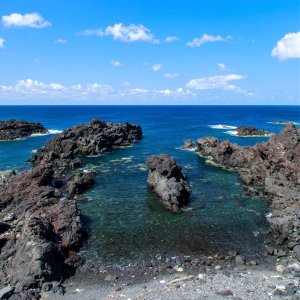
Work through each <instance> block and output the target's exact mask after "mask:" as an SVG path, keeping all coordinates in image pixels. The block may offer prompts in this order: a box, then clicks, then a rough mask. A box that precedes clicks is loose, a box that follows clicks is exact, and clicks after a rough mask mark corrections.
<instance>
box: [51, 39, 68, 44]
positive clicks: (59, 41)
mask: <svg viewBox="0 0 300 300" xmlns="http://www.w3.org/2000/svg"><path fill="white" fill-rule="evenodd" d="M54 43H55V44H67V43H68V41H67V40H66V39H57V40H55V41H54Z"/></svg>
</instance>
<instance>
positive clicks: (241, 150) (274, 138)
mask: <svg viewBox="0 0 300 300" xmlns="http://www.w3.org/2000/svg"><path fill="white" fill-rule="evenodd" d="M196 151H197V152H198V153H199V154H201V155H203V156H206V157H210V158H212V159H213V160H214V161H215V162H217V163H218V164H220V165H222V166H225V167H227V168H232V169H234V170H235V171H237V172H238V174H239V175H240V177H241V179H242V180H243V181H244V182H245V184H246V185H247V186H248V187H251V188H254V189H256V190H259V191H262V192H264V193H268V194H270V195H272V196H273V201H272V204H271V210H272V218H271V226H272V228H273V230H274V232H275V233H276V235H277V242H278V243H279V244H282V243H284V242H285V241H287V240H292V241H294V242H296V243H295V245H297V243H299V244H300V129H299V128H296V127H295V125H294V124H293V123H288V124H287V125H286V126H285V127H284V129H283V130H282V131H281V132H280V133H279V134H274V135H271V137H270V139H269V141H268V142H266V143H259V144H257V145H255V146H253V147H240V146H238V145H236V144H232V143H230V142H228V141H223V142H222V141H220V140H219V139H217V138H201V139H198V140H197V143H196Z"/></svg>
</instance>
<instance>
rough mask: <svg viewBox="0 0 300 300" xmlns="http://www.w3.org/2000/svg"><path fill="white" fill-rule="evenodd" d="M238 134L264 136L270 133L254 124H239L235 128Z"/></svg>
mask: <svg viewBox="0 0 300 300" xmlns="http://www.w3.org/2000/svg"><path fill="white" fill-rule="evenodd" d="M236 131H237V135H238V136H264V135H267V134H270V133H269V132H268V131H267V130H264V129H257V128H255V127H254V126H243V125H242V126H239V127H237V129H236Z"/></svg>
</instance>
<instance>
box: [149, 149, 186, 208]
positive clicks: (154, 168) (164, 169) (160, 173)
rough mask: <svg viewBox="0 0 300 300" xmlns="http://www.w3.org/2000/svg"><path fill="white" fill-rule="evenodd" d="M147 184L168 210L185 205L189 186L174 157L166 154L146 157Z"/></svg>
mask: <svg viewBox="0 0 300 300" xmlns="http://www.w3.org/2000/svg"><path fill="white" fill-rule="evenodd" d="M146 164H147V167H148V169H149V175H148V184H149V186H150V187H152V188H153V189H154V191H155V193H156V194H157V195H158V196H159V197H160V199H161V202H162V204H163V205H164V206H165V207H166V208H167V209H168V210H170V211H173V212H178V211H179V209H180V207H181V206H183V205H186V204H187V203H188V200H189V196H190V194H191V188H190V187H189V185H188V184H187V182H186V180H185V176H184V175H183V174H182V172H181V167H180V166H178V165H177V163H176V161H175V159H174V158H172V157H170V156H169V155H166V154H160V155H154V156H151V157H149V158H148V159H147V162H146Z"/></svg>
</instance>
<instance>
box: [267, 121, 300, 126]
mask: <svg viewBox="0 0 300 300" xmlns="http://www.w3.org/2000/svg"><path fill="white" fill-rule="evenodd" d="M267 123H269V124H273V125H286V124H287V123H294V124H295V125H300V123H299V122H294V121H282V122H281V121H279V123H277V122H276V121H273V122H267Z"/></svg>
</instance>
